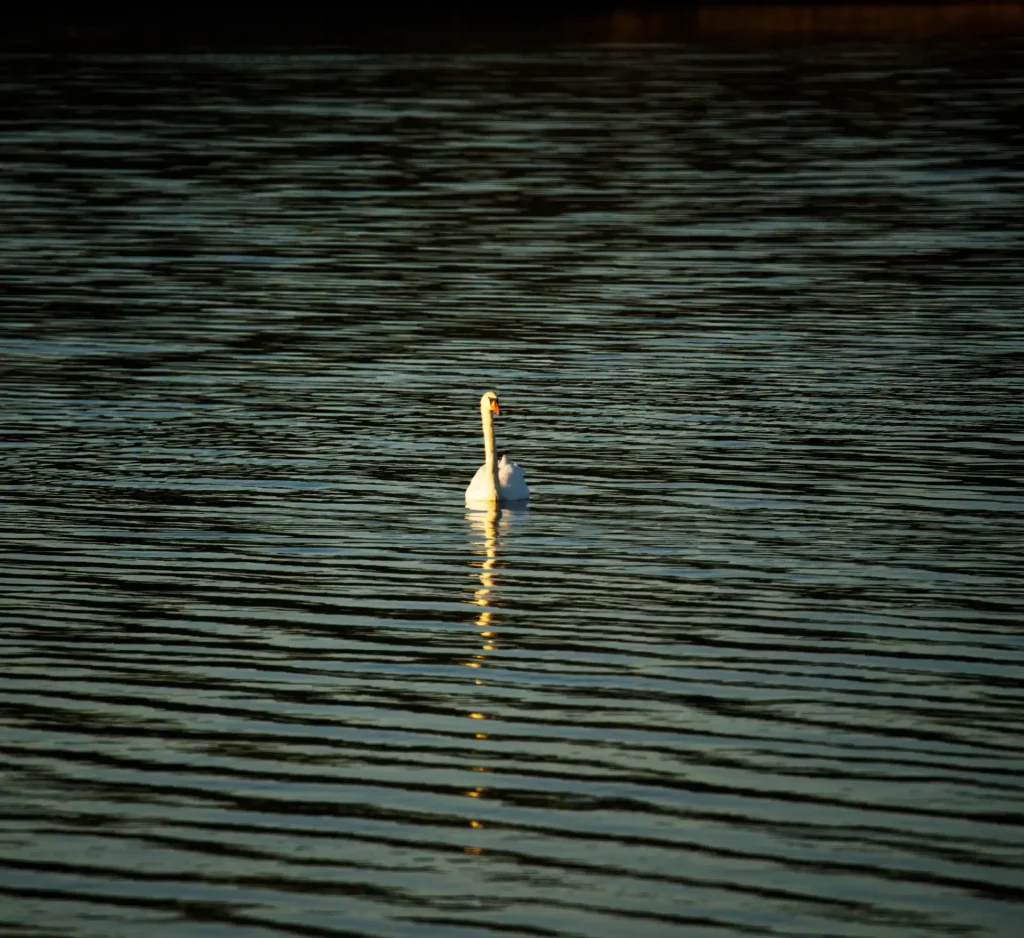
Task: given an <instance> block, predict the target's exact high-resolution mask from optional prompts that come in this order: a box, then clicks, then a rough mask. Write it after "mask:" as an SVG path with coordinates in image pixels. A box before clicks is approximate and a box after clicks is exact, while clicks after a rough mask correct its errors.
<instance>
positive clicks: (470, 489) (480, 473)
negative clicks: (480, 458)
mask: <svg viewBox="0 0 1024 938" xmlns="http://www.w3.org/2000/svg"><path fill="white" fill-rule="evenodd" d="M487 498H490V499H492V500H493V498H494V488H493V486H492V485H491V480H490V477H489V476H488V473H487V466H486V465H483V466H481V467H480V468H479V469H477V471H476V475H475V476H473V480H472V481H471V482H470V483H469V485H467V486H466V501H467V502H472V501H479V500H481V499H487Z"/></svg>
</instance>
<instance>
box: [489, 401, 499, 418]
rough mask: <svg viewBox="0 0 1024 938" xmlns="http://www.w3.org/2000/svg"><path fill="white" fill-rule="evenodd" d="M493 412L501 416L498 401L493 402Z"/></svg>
mask: <svg viewBox="0 0 1024 938" xmlns="http://www.w3.org/2000/svg"><path fill="white" fill-rule="evenodd" d="M491 410H493V411H494V412H495V413H496V414H499V415H500V414H501V408H500V407H499V406H498V402H497V401H491Z"/></svg>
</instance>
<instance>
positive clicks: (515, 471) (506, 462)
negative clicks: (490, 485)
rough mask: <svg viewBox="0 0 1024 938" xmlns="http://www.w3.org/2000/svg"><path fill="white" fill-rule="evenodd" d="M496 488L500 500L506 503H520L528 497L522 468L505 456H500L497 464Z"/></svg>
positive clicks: (528, 489)
mask: <svg viewBox="0 0 1024 938" xmlns="http://www.w3.org/2000/svg"><path fill="white" fill-rule="evenodd" d="M498 487H499V490H500V494H501V498H502V500H503V501H506V502H522V501H526V499H528V498H529V497H530V488H529V486H528V485H527V484H526V473H525V472H523V467H522V466H520V465H519V463H515V462H512V460H511V459H509V458H508V456H506V455H502V457H501V462H499V463H498Z"/></svg>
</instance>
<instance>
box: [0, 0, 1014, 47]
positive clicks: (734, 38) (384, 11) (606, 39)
mask: <svg viewBox="0 0 1024 938" xmlns="http://www.w3.org/2000/svg"><path fill="white" fill-rule="evenodd" d="M985 33H996V34H1017V33H1020V34H1024V2H1019V0H1014V2H1008V0H990V2H963V0H959V2H953V0H950V2H934V0H932V2H914V0H904V2H896V3H893V2H875V3H841V2H820V0H819V2H804V3H801V2H797V3H766V2H757V0H753V2H749V0H748V2H746V3H733V2H727V3H713V2H711V3H709V2H704V3H669V4H661V5H658V4H632V5H630V4H625V3H624V4H622V5H620V6H614V5H611V4H600V3H590V4H587V3H575V4H574V3H561V4H560V3H558V2H554V3H552V4H551V5H549V6H547V7H544V8H541V7H539V6H532V5H527V6H525V7H522V6H520V7H516V9H515V11H511V10H509V11H498V12H493V11H487V12H481V11H480V10H479V8H476V9H475V10H474V9H473V8H471V7H468V6H463V5H453V4H443V3H442V4H437V5H434V6H432V7H431V8H430V9H429V10H424V9H423V8H422V7H419V8H414V9H409V8H406V7H403V6H397V7H396V6H395V5H394V4H391V5H389V4H383V5H381V6H380V7H377V8H374V9H369V8H363V9H361V10H346V11H345V12H344V13H333V14H319V15H315V16H314V15H305V16H303V15H301V14H297V15H294V16H291V17H287V18H285V17H279V18H275V17H272V16H262V17H259V18H256V19H254V18H252V17H249V18H245V19H239V18H229V17H227V16H224V15H223V14H221V15H213V16H208V17H203V18H202V19H200V18H199V17H197V16H192V17H190V16H187V15H183V14H180V13H178V14H175V13H173V12H163V13H161V12H160V11H158V10H154V11H151V12H148V13H146V14H141V15H140V14H134V15H127V16H119V17H114V16H109V15H108V16H101V15H99V16H97V15H94V16H92V17H88V18H87V17H85V16H84V15H82V14H79V16H78V17H77V18H65V19H64V20H52V19H51V20H45V21H44V20H41V19H40V20H37V19H34V18H32V17H31V16H22V17H21V18H17V17H16V18H14V19H11V18H8V19H7V21H6V22H5V24H4V28H3V30H2V31H0V51H4V52H29V53H31V52H58V53H59V52H66V53H75V52H162V51H190V50H195V51H204V50H210V51H217V50H231V49H239V50H260V49H266V50H274V49H314V48H317V47H321V48H326V47H332V48H338V47H350V48H353V49H361V48H368V49H388V48H393V49H396V50H402V49H409V50H416V49H426V50H430V49H439V50H443V49H466V48H481V49H486V48H509V47H517V46H538V45H541V46H543V45H552V44H563V43H571V44H577V43H643V42H651V43H655V42H688V41H726V42H800V41H805V40H818V39H873V38H927V37H951V36H952V37H955V36H959V35H967V34H970V35H978V34H985Z"/></svg>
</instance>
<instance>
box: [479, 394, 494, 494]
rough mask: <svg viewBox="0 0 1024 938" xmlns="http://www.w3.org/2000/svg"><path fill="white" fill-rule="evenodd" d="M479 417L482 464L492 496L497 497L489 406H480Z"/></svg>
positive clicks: (492, 430) (492, 426)
mask: <svg viewBox="0 0 1024 938" xmlns="http://www.w3.org/2000/svg"><path fill="white" fill-rule="evenodd" d="M480 419H481V420H482V421H483V425H484V465H485V466H486V467H487V476H488V478H489V479H490V480H491V483H492V486H493V488H494V498H495V500H497V498H498V460H497V459H495V457H494V415H493V414H492V413H491V409H490V407H488V408H487V409H486V410H484V409H483V408H481V410H480Z"/></svg>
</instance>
